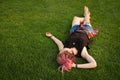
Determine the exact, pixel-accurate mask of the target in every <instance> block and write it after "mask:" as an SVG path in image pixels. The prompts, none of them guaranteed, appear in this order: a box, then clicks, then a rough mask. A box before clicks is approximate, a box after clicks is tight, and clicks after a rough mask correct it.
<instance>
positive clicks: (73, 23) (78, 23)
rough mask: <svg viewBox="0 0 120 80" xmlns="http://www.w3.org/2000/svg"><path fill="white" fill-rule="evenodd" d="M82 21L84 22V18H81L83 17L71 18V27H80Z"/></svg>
mask: <svg viewBox="0 0 120 80" xmlns="http://www.w3.org/2000/svg"><path fill="white" fill-rule="evenodd" d="M83 21H84V18H83V17H77V16H75V17H74V18H73V21H72V27H73V26H74V25H80V23H81V22H83Z"/></svg>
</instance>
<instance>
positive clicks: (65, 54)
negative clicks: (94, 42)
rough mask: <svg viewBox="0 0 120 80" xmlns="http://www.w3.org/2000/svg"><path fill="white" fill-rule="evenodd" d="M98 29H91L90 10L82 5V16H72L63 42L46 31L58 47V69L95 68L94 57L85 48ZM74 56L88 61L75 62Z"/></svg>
mask: <svg viewBox="0 0 120 80" xmlns="http://www.w3.org/2000/svg"><path fill="white" fill-rule="evenodd" d="M97 33H98V30H97V29H96V30H94V29H92V26H91V24H90V12H89V9H88V7H87V6H85V7H84V18H80V17H76V16H75V17H74V19H73V22H72V28H71V29H70V35H69V37H68V39H67V40H66V42H65V44H64V45H63V43H62V42H61V41H60V40H59V39H57V38H56V37H55V36H53V35H52V34H51V33H49V32H46V36H47V37H49V38H51V39H52V40H53V41H54V42H55V43H56V44H57V46H58V48H59V54H58V56H57V62H58V63H59V64H60V67H59V69H60V70H61V71H62V72H63V71H69V70H71V69H72V67H74V68H95V67H97V63H96V61H95V59H94V58H93V57H92V56H91V55H89V54H88V51H87V49H88V48H89V47H88V44H89V43H90V39H91V38H93V37H94V36H95V35H97ZM75 56H80V57H82V58H84V59H85V60H86V61H87V62H88V63H85V64H76V63H75Z"/></svg>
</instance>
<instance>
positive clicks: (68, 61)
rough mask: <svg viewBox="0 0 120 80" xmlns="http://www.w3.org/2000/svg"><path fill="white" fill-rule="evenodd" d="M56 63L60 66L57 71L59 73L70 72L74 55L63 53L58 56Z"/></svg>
mask: <svg viewBox="0 0 120 80" xmlns="http://www.w3.org/2000/svg"><path fill="white" fill-rule="evenodd" d="M57 62H58V64H60V67H59V68H58V70H60V71H61V72H64V71H70V70H71V69H72V64H73V63H74V62H75V56H74V54H71V53H69V52H67V51H64V52H63V53H60V54H58V56H57Z"/></svg>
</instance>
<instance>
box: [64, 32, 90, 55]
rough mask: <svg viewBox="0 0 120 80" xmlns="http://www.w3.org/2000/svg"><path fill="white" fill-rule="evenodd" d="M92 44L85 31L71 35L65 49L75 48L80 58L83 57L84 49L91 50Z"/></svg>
mask: <svg viewBox="0 0 120 80" xmlns="http://www.w3.org/2000/svg"><path fill="white" fill-rule="evenodd" d="M89 43H90V39H89V38H88V36H87V34H86V32H85V31H74V32H73V33H71V34H70V35H69V37H68V39H67V40H66V42H65V44H64V47H65V48H72V47H75V48H76V49H77V50H78V54H77V55H78V56H81V51H82V49H83V47H84V46H85V47H87V49H89V47H88V44H89Z"/></svg>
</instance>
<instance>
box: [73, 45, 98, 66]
mask: <svg viewBox="0 0 120 80" xmlns="http://www.w3.org/2000/svg"><path fill="white" fill-rule="evenodd" d="M81 56H82V57H83V58H84V59H86V60H87V61H88V63H86V64H73V67H77V68H95V67H97V63H96V61H95V59H94V58H93V57H92V56H90V55H89V54H88V52H87V49H86V47H84V48H83V50H82V53H81Z"/></svg>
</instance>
